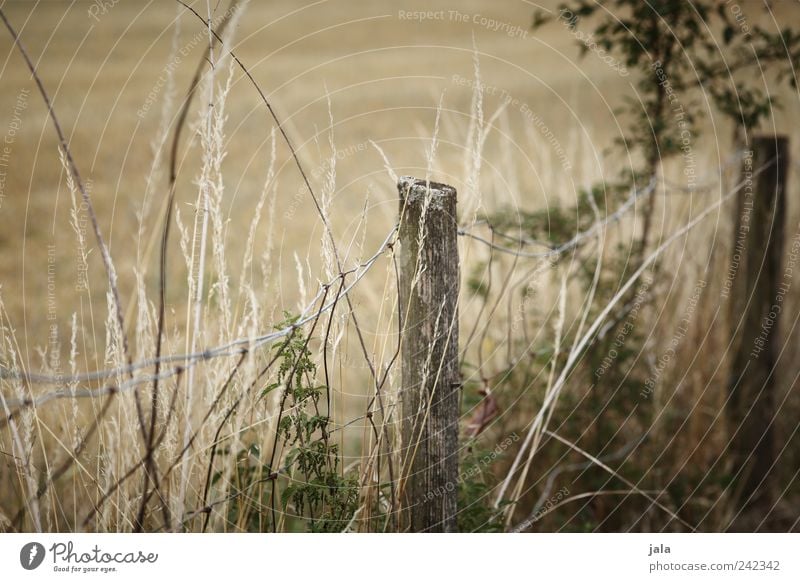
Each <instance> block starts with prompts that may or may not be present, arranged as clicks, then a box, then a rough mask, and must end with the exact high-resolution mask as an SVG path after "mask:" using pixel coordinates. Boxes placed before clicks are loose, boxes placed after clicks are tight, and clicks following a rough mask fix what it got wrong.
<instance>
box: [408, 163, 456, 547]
mask: <svg viewBox="0 0 800 582" xmlns="http://www.w3.org/2000/svg"><path fill="white" fill-rule="evenodd" d="M397 188H398V191H399V193H400V232H399V241H400V267H399V282H398V284H399V296H400V308H399V311H400V330H401V333H402V341H401V358H402V364H401V371H402V384H401V398H402V407H403V427H402V435H403V448H402V451H401V459H402V461H403V471H402V475H403V480H402V482H401V488H402V489H401V490H402V497H401V504H402V508H403V513H402V515H403V522H404V528H405V529H406V530H409V529H410V530H411V531H414V532H420V531H427V532H449V531H455V530H456V504H457V503H456V501H457V497H458V486H459V483H458V419H459V400H460V398H459V392H460V390H459V388H460V375H459V370H458V291H459V264H458V246H457V238H458V225H457V219H456V190H455V188H453V187H451V186H447V185H445V184H438V183H435V182H426V181H425V180H418V179H415V178H411V177H408V176H404V177H401V178H400V179H399V181H398V184H397Z"/></svg>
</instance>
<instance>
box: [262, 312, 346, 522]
mask: <svg viewBox="0 0 800 582" xmlns="http://www.w3.org/2000/svg"><path fill="white" fill-rule="evenodd" d="M285 317H286V319H285V320H284V321H282V322H281V323H280V324H279V325H278V327H279V328H286V327H288V326H291V325H292V324H293V323H295V322H296V321H297V318H296V317H293V316H291V315H290V314H288V313H286V314H285ZM308 339H309V338H305V337H303V336H302V335H300V334H295V335H294V336H292V337H291V338H290V339H289V340H288V341H287V342H286V344H285V345H284V346H280V348H282V352H281V365H280V367H279V369H278V374H277V379H276V381H275V382H273V383H272V384H270V385H269V386H267V387H266V388H265V389H264V394H267V393H269V392H271V391H272V390H276V389H282V390H283V391H284V392H283V395H282V397H281V404H282V406H281V415H280V420H279V421H278V430H277V436H278V437H279V439H280V440H281V446H283V447H285V448H290V449H291V450H290V452H289V453H288V454H287V457H286V462H287V465H288V466H290V467H292V468H293V471H292V472H291V473H290V482H289V484H288V485H287V486H286V487H285V488H284V489H283V492H282V494H281V502H282V505H283V507H284V509H287V508H289V506H290V505H291V506H292V507H293V508H294V512H295V514H296V515H297V516H298V517H301V518H304V519H305V520H307V524H308V528H309V529H310V530H311V531H314V532H334V531H341V530H342V529H344V528H345V527H346V526H347V524H348V523H349V521H350V519H351V518H352V516H353V514H354V513H355V510H356V507H357V504H358V482H357V480H356V479H355V478H353V477H345V476H344V475H343V473H342V467H341V460H340V451H339V447H338V445H336V444H334V443H332V442H331V441H330V438H329V437H330V434H329V432H328V425H329V423H330V417H329V414H328V412H325V413H323V412H322V411H321V408H320V402H321V399H322V397H323V395H325V394H326V393H327V391H328V388H327V386H325V385H320V384H318V383H316V376H317V366H316V364H315V363H314V361H313V360H312V353H311V351H310V350H309V348H308V343H309V341H308ZM287 404H288V405H289V406H288V409H286V410H284V409H285V406H286V405H287Z"/></svg>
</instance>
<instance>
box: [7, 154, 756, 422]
mask: <svg viewBox="0 0 800 582" xmlns="http://www.w3.org/2000/svg"><path fill="white" fill-rule="evenodd" d="M744 152H745V150H738V151H737V152H735V153H734V154H732V155H731V156H730V158H729V160H728V161H726V163H725V164H723V165H722V166H720V168H719V169H718V170H716V171H715V172H714V173H717V174H718V173H719V172H721V171H722V169H724V168H725V167H727V166H729V165H730V164H732V163H735V162H737V161H739V160H740V159H741V156H742V154H743V153H744ZM657 186H658V179H657V178H656V177H653V178H651V179H650V181H649V182H648V183H647V185H646V186H644V187H643V188H638V189H637V188H633V189H632V192H631V194H630V195H629V196H628V198H627V199H626V200H625V202H623V203H622V205H620V207H619V208H617V210H615V211H614V212H613V213H612V214H610V215H608V216H606V217H605V218H604V219H603V220H601V221H597V222H595V223H593V224H592V225H591V226H590V227H589V228H587V229H586V230H583V231H581V232H579V233H578V234H576V235H575V236H574V237H572V238H571V239H570V240H568V241H566V242H564V243H561V244H558V245H553V244H552V243H547V242H543V241H536V240H531V239H525V238H516V237H513V236H511V235H508V234H505V233H501V232H499V231H497V230H496V229H494V227H493V226H492V225H491V224H490V223H489V222H488V221H487V220H477V221H475V222H474V223H473V224H472V225H469V226H466V227H461V228H459V230H458V235H459V236H462V237H465V238H469V239H472V240H475V241H476V242H479V243H481V244H484V245H486V246H489V247H490V248H491V249H493V250H496V251H498V252H502V253H506V254H511V255H514V256H517V257H522V258H535V259H545V258H550V257H554V256H557V255H561V254H564V253H566V252H569V251H571V250H573V249H575V248H578V247H580V246H581V245H582V244H584V243H586V242H588V241H589V240H593V239H594V237H596V234H597V231H598V230H600V229H603V228H606V227H608V226H609V225H611V224H614V223H616V222H619V221H620V220H622V219H623V217H624V216H625V215H626V214H627V213H628V212H629V211H631V210H632V209H633V208H635V206H636V202H637V201H639V200H640V199H642V198H644V197H646V196H650V195H652V194H653V193H654V192H655V191H656V187H657ZM711 187H712V185H708V184H707V185H704V187H703V189H709V188H711ZM481 225H487V226H488V227H489V228H490V229H491V230H492V232H493V234H495V235H497V236H501V237H502V238H505V239H508V240H512V241H514V242H515V243H516V244H517V246H518V248H517V249H514V248H511V247H508V246H503V245H500V244H497V243H495V242H492V241H489V240H487V239H485V238H483V237H481V236H479V235H476V234H473V233H472V232H471V230H472V229H473V228H476V227H478V226H481ZM397 230H398V225H395V226H394V227H393V228H392V229H391V230H390V231H389V234H388V235H387V236H386V237H385V239H384V240H383V243H382V244H381V245H380V246H379V247H378V249H377V250H376V251H375V252H374V253H373V255H372V256H370V258H369V259H368V260H367V261H365V262H363V263H361V264H359V265H357V266H355V267H353V268H351V269H349V270H346V271H342V272H340V273H339V274H338V275H337V276H336V277H334V278H333V279H331V280H330V281H328V282H327V283H324V284H322V285H320V288H319V291H318V292H317V294H316V295H315V296H314V298H313V299H312V301H311V302H309V304H308V306H307V307H306V308H305V309H304V310H303V312H302V313H301V314H300V316H299V318H298V319H297V321H295V322H294V323H292V324H291V325H288V326H286V327H284V328H282V329H279V330H276V331H274V332H270V333H265V334H262V335H258V336H254V337H241V338H238V339H235V340H232V341H230V342H228V343H225V344H222V345H218V346H215V347H212V348H207V349H205V350H203V351H200V352H194V353H186V354H175V355H169V356H164V357H161V358H149V359H144V360H140V361H138V362H134V363H132V364H129V365H126V366H118V367H114V368H107V369H102V370H94V371H91V372H85V373H82V374H72V375H50V374H39V373H28V372H18V371H10V370H8V369H0V379H13V380H21V381H24V382H27V383H30V384H59V385H66V384H76V383H87V382H96V381H100V380H106V379H108V378H112V377H115V376H121V375H125V374H131V375H132V374H133V373H134V372H138V371H141V370H143V369H147V368H150V367H153V366H155V365H156V364H167V365H172V367H171V368H170V369H167V370H165V371H163V372H160V373H158V374H146V375H141V376H136V377H133V378H131V379H130V380H127V381H125V382H122V383H115V384H108V385H106V386H101V387H98V388H80V389H78V388H61V389H58V390H54V391H52V392H48V393H46V394H42V395H39V396H35V397H33V396H31V397H30V398H22V399H6V405H7V406H8V407H10V408H14V409H15V410H14V411H12V414H14V413H17V412H18V411H19V409H20V408H24V407H28V406H40V405H42V404H45V403H47V402H49V401H52V400H58V399H64V398H96V397H98V396H102V395H105V394H114V393H118V392H124V391H126V390H129V389H131V388H133V387H135V386H138V385H141V384H147V383H150V382H154V381H156V380H162V379H168V378H170V377H173V376H175V375H176V374H179V373H181V372H182V371H184V370H187V369H189V368H190V367H192V366H194V365H196V364H198V363H202V362H206V361H209V360H211V359H214V358H218V357H230V356H235V355H240V354H242V353H245V352H247V351H249V350H252V349H257V348H259V347H262V346H264V345H267V344H270V343H273V342H274V341H276V340H279V339H281V338H284V337H286V336H287V335H289V334H290V333H292V332H294V331H295V330H296V329H298V328H301V327H303V326H304V325H305V324H307V323H309V322H310V321H313V320H314V319H316V318H317V317H319V316H320V315H321V314H323V313H326V312H327V311H329V310H330V309H331V308H332V307H334V305H335V304H336V301H330V302H328V303H327V304H325V305H323V306H321V307H320V308H319V309H317V310H313V306H314V305H315V304H316V303H317V302H318V301H319V300H320V298H321V297H322V296H323V294H324V293H325V292H326V290H328V289H330V288H331V287H332V286H333V285H334V284H335V283H336V282H337V281H341V280H343V279H344V278H345V277H347V276H348V275H351V274H353V273H357V275H356V277H355V280H353V281H352V282H351V283H350V284H349V285H348V286H347V287H345V288H344V289H343V290H342V292H341V295H342V296H347V294H348V293H349V292H350V291H351V290H352V289H353V288H354V287H355V285H356V284H357V283H358V282H359V281H360V280H361V279H362V278H363V277H364V276H365V275H366V273H367V272H368V271H369V270H370V268H371V267H372V266H373V265H374V264H375V263H376V262H377V260H378V259H379V258H380V256H381V255H382V254H383V253H384V252H385V251H386V250H387V249H392V248H393V247H394V237H395V235H396V233H397ZM533 245H538V246H543V247H546V248H548V250H546V251H542V252H526V251H523V250H521V248H522V247H524V246H533Z"/></svg>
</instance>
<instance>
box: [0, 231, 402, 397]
mask: <svg viewBox="0 0 800 582" xmlns="http://www.w3.org/2000/svg"><path fill="white" fill-rule="evenodd" d="M397 228H398V227H397V226H396V225H395V226H394V227H393V228H392V229H391V231H390V232H389V234H388V235H387V236H386V238H385V239H384V241H383V243H382V244H381V245H380V247H379V248H378V250H377V251H375V253H374V254H373V255H372V256H370V258H369V259H368V260H367V261H365V262H363V263H361V264H360V265H358V266H356V267H353V268H351V269H348V270H346V271H342V272H341V273H340V274H338V275H337V276H336V277H334V278H333V279H331V280H330V281H328V282H327V283H324V284H322V285H320V290H319V291H318V292H317V294H316V295H315V296H314V298H313V299H312V301H310V302H309V304H308V305H307V306H306V308H305V309H304V310H303V312H302V313H301V314H300V316H299V318H298V319H297V321H295V322H294V323H292V324H291V325H288V326H286V327H284V328H281V329H279V330H276V331H274V332H271V333H267V334H263V335H259V336H255V337H243V338H238V339H236V340H233V341H230V342H228V343H226V344H223V345H219V346H216V347H213V348H208V349H206V350H204V351H202V352H195V353H189V354H180V355H172V356H164V357H162V358H160V359H156V358H151V359H148V360H142V361H140V362H136V363H134V364H131V365H128V366H119V367H116V368H110V369H106V370H96V371H93V372H88V373H84V374H73V375H63V376H59V375H48V374H31V373H24V372H15V371H10V370H0V378H3V379H14V380H22V381H25V382H29V383H32V384H74V383H78V382H92V381H97V380H104V379H107V378H110V377H113V376H120V375H123V374H131V373H133V372H135V371H139V370H142V369H145V368H149V367H151V366H154V365H155V364H156V363H158V362H161V363H162V364H164V363H166V364H176V363H177V364H180V365H177V366H174V367H173V368H171V369H169V370H165V371H164V372H161V373H159V374H157V375H156V374H148V375H144V376H136V377H135V378H132V379H130V380H127V381H125V382H122V383H119V384H110V385H107V386H102V387H99V388H94V389H91V388H82V389H74V388H73V389H67V388H63V389H59V390H54V391H52V392H48V393H46V394H42V395H39V396H36V397H30V398H24V399H6V401H5V402H6V405H7V406H9V407H14V408H17V409H19V408H20V407H28V406H39V405H41V404H45V403H46V402H48V401H51V400H57V399H61V398H85V397H89V398H94V397H97V396H102V395H104V394H112V393H117V392H122V391H125V390H128V389H130V388H132V387H134V386H137V385H139V384H146V383H149V382H153V381H155V380H156V379H158V380H161V379H166V378H170V377H172V376H174V375H176V374H178V373H180V372H182V371H184V370H187V369H188V368H189V367H191V366H194V365H196V364H198V363H200V362H205V361H208V360H211V359H214V358H218V357H226V356H235V355H241V354H242V353H245V352H248V351H251V350H253V349H256V348H259V347H262V346H264V345H266V344H270V343H273V342H274V341H276V340H279V339H281V338H284V337H286V336H288V335H289V334H291V333H292V332H293V331H295V330H296V329H298V328H301V327H303V326H304V325H305V324H307V323H309V322H311V321H313V320H315V319H317V318H318V317H319V316H320V315H322V314H323V313H326V312H328V311H330V310H331V309H332V308H333V307H334V306H335V305H336V304H337V302H338V300H331V301H329V302H328V303H326V304H324V305H323V306H321V307H320V308H319V309H316V310H313V306H314V305H315V304H316V303H317V302H318V301H319V300H320V298H321V297H323V296H324V294H325V292H326V291H327V290H328V289H330V288H331V287H332V286H334V285H335V284H336V283H337V282H339V281H341V280H343V279H344V278H345V277H347V276H348V275H351V274H353V273H356V276H355V279H354V280H353V281H352V282H351V283H350V284H349V285H347V286H346V287H344V288H343V289H342V290H341V292H340V293H339V297H340V298H341V297H344V296H345V295H347V294H348V293H349V292H350V291H351V290H352V289H353V288H354V287H355V286H356V284H358V283H359V282H360V281H361V279H363V278H364V276H365V275H366V274H367V272H368V271H369V270H370V268H371V267H372V266H373V265H374V264H375V263H376V262H377V261H378V259H379V258H380V257H381V256H382V255H383V253H384V252H385V251H386V250H387V249H392V248H393V247H394V236H395V234H396V233H397ZM14 412H16V410H15V411H14Z"/></svg>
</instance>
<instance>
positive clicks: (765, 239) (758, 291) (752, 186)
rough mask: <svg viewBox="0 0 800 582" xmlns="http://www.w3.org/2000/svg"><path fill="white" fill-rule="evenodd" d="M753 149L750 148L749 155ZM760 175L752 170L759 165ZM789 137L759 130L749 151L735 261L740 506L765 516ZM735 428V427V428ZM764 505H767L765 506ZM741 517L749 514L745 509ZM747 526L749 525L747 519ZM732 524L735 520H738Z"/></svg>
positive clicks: (733, 425)
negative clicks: (763, 133) (763, 167)
mask: <svg viewBox="0 0 800 582" xmlns="http://www.w3.org/2000/svg"><path fill="white" fill-rule="evenodd" d="M750 154H752V155H750ZM765 165H767V167H766V168H765V169H763V170H761V172H760V174H758V175H757V176H754V174H755V173H756V172H757V171H758V170H759V169H760V168H761V167H762V166H765ZM788 165H789V142H788V139H787V138H785V137H777V136H775V137H758V138H755V139H753V141H752V152H748V154H747V155H746V157H745V162H744V170H743V180H744V182H745V186H744V188H743V189H742V190H740V191H739V194H738V200H737V220H736V229H735V232H734V245H735V246H734V252H733V260H732V261H731V271H730V273H731V274H732V275H733V280H732V285H731V294H732V298H731V299H732V300H731V324H732V356H733V361H732V365H731V375H730V380H729V396H730V399H729V401H728V421H729V426H730V434H731V442H730V449H729V450H730V454H731V457H732V459H733V462H734V468H733V471H732V474H733V475H737V474H738V477H736V478H735V480H734V482H733V494H734V497H735V499H736V501H735V503H736V504H737V505H738V509H747V508H751V509H758V515H759V519H760V518H763V517H766V512H768V511H769V509H770V506H771V503H772V493H773V492H772V485H771V484H772V482H773V479H771V478H770V477H769V476H768V475H769V472H770V471H771V470H774V467H773V463H774V460H775V437H774V431H773V427H772V419H773V415H774V414H775V387H776V383H777V382H776V370H775V365H776V363H777V362H778V358H779V354H780V350H781V346H780V337H779V333H780V332H779V325H778V321H779V316H780V312H781V309H782V306H783V300H784V296H785V295H786V292H787V291H788V287H789V285H790V284H791V275H789V279H787V278H786V276H785V275H784V273H783V272H782V271H781V259H782V256H783V250H784V245H783V242H784V216H785V213H786V176H787V169H788ZM734 433H735V434H734ZM762 509H763V510H764V511H763V512H762V511H761V510H762ZM740 519H747V516H746V514H745V513H744V512H740ZM742 527H745V528H747V527H748V526H747V525H744V524H743V526H742ZM733 528H734V529H737V528H738V527H737V526H736V525H735V524H733Z"/></svg>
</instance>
